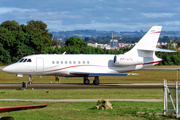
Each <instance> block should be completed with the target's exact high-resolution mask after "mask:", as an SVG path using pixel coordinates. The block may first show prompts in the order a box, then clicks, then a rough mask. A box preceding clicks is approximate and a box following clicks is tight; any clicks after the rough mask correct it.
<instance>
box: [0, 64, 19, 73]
mask: <svg viewBox="0 0 180 120" xmlns="http://www.w3.org/2000/svg"><path fill="white" fill-rule="evenodd" d="M2 71H4V72H7V73H15V72H17V69H15V68H14V67H13V66H11V65H10V66H7V67H4V68H3V69H2Z"/></svg>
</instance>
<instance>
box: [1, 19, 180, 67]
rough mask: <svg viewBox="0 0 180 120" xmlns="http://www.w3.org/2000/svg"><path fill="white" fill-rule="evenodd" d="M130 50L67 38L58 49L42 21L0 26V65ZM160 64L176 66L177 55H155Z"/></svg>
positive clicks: (7, 23)
mask: <svg viewBox="0 0 180 120" xmlns="http://www.w3.org/2000/svg"><path fill="white" fill-rule="evenodd" d="M132 47H133V46H131V47H130V48H121V49H120V50H113V51H111V50H106V49H102V48H100V47H97V48H93V47H91V46H87V44H86V42H84V41H83V40H81V38H77V37H71V38H68V39H67V40H66V42H65V45H64V46H63V47H61V48H60V47H58V46H57V44H56V42H55V41H53V40H52V34H51V33H49V30H48V29H47V25H46V24H45V23H43V22H42V21H33V20H31V21H28V22H27V25H24V24H22V25H19V23H17V22H16V21H5V22H3V23H2V24H1V25H0V65H2V64H10V63H14V62H16V61H18V60H19V59H20V58H22V57H24V56H27V55H32V54H62V53H64V52H65V51H66V54H123V53H125V52H127V51H129V50H130V49H131V48H132ZM156 54H157V56H158V57H160V58H162V59H163V61H162V62H160V63H159V65H180V59H179V58H180V52H176V53H163V52H157V53H156Z"/></svg>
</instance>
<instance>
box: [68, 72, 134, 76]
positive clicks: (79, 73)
mask: <svg viewBox="0 0 180 120" xmlns="http://www.w3.org/2000/svg"><path fill="white" fill-rule="evenodd" d="M71 74H74V75H85V76H127V75H137V74H136V73H87V72H71Z"/></svg>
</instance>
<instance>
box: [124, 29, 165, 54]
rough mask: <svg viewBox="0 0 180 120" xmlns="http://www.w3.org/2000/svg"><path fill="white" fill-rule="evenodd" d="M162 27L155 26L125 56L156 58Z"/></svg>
mask: <svg viewBox="0 0 180 120" xmlns="http://www.w3.org/2000/svg"><path fill="white" fill-rule="evenodd" d="M161 29H162V26H153V27H152V28H151V29H150V30H149V31H148V32H147V33H146V34H145V35H144V36H143V37H142V38H141V39H140V41H139V42H138V43H137V44H136V45H135V46H134V47H133V48H132V49H131V50H130V51H128V52H126V53H125V55H130V56H139V57H154V55H155V50H156V45H157V42H158V39H159V36H160V33H161Z"/></svg>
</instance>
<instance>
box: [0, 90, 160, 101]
mask: <svg viewBox="0 0 180 120" xmlns="http://www.w3.org/2000/svg"><path fill="white" fill-rule="evenodd" d="M46 91H49V93H47V92H46ZM3 98H20V99H25V98H27V99H28V98H29V99H163V89H34V90H31V89H27V90H26V91H24V90H16V89H0V99H3Z"/></svg>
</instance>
